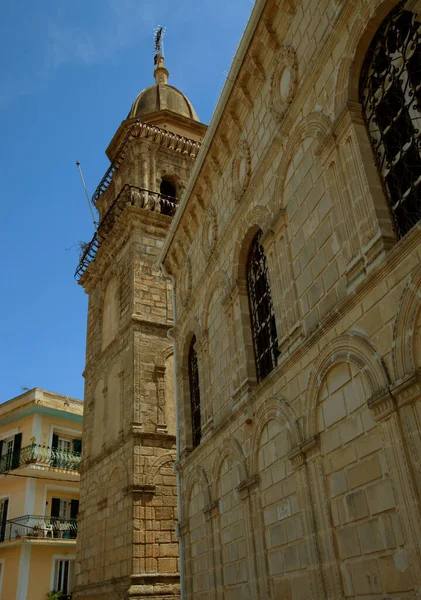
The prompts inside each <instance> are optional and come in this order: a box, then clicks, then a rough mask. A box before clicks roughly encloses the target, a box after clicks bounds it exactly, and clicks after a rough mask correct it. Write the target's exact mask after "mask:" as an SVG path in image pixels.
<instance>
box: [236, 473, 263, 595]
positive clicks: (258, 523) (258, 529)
mask: <svg viewBox="0 0 421 600" xmlns="http://www.w3.org/2000/svg"><path fill="white" fill-rule="evenodd" d="M237 489H239V493H240V496H241V495H242V496H243V497H245V498H247V493H248V495H249V501H250V508H251V514H252V515H253V523H254V544H255V547H254V550H255V553H256V559H255V560H256V577H257V586H258V591H259V598H261V600H267V599H269V598H270V597H271V595H270V587H269V578H268V574H269V569H268V564H267V555H266V545H265V525H264V520H263V509H262V503H261V497H260V493H261V492H260V476H259V475H252V476H251V477H250V478H249V479H248V481H246V482H243V483H240V485H239V486H238V488H237Z"/></svg>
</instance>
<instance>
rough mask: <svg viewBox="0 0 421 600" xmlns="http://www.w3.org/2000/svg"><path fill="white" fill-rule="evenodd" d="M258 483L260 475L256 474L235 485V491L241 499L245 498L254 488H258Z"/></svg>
mask: <svg viewBox="0 0 421 600" xmlns="http://www.w3.org/2000/svg"><path fill="white" fill-rule="evenodd" d="M259 483H260V475H257V474H255V475H252V476H251V477H249V478H248V479H244V480H243V481H240V483H239V485H237V492H238V493H239V495H240V498H241V500H246V498H248V497H249V495H250V494H251V493H252V492H253V491H254V490H257V489H259Z"/></svg>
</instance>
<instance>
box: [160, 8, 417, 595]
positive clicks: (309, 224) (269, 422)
mask: <svg viewBox="0 0 421 600" xmlns="http://www.w3.org/2000/svg"><path fill="white" fill-rule="evenodd" d="M397 4H398V3H397V2H393V1H381V0H364V1H363V0H352V1H351V0H350V1H347V2H344V1H340V0H336V1H333V0H317V1H316V0H291V1H283V0H278V1H275V0H267V1H266V2H263V1H262V2H257V3H256V6H255V9H254V14H259V15H260V16H259V18H258V22H257V25H256V28H255V30H254V33H253V35H252V36H251V38H250V43H249V46H248V47H247V51H245V54H244V59H243V62H242V65H241V68H240V69H239V71H238V73H236V72H235V73H234V75H233V78H234V77H235V83H234V85H233V88H232V91H231V95H230V96H229V98H228V100H227V102H226V105H225V107H224V109H223V112H222V115H221V117H220V120H219V124H218V126H217V127H216V129H215V133H214V135H213V137H212V139H209V140H208V144H209V147H208V149H207V151H206V156H205V157H204V158H203V157H202V158H203V161H202V163H201V167H200V172H199V174H198V176H197V178H196V179H195V180H194V181H191V182H190V184H189V185H190V189H191V192H190V193H189V195H188V196H187V197H186V198H185V199H184V201H183V204H182V206H181V207H180V209H179V210H180V214H179V215H178V221H177V227H176V229H175V231H174V233H173V234H172V237H171V243H170V245H169V246H168V248H167V249H166V250H165V252H164V254H163V255H162V260H163V264H164V266H165V268H166V270H167V271H168V272H169V273H170V274H172V275H173V276H174V279H175V298H176V327H175V330H174V331H175V338H176V358H177V365H178V368H177V385H178V397H179V406H178V410H179V422H180V427H179V432H178V433H179V436H180V451H181V456H180V459H179V461H178V465H177V468H178V470H179V473H180V477H181V499H182V506H181V510H182V521H181V523H180V533H181V538H182V543H183V547H184V564H183V568H184V573H185V585H186V590H185V592H186V598H191V599H194V600H205V599H206V600H208V599H210V598H222V597H223V598H227V599H232V600H234V599H240V598H242V599H244V598H250V599H253V600H262V599H265V598H271V599H273V600H275V599H281V598H282V600H306V599H308V600H310V599H318V600H319V599H324V598H329V599H331V600H338V599H340V598H355V599H357V598H358V599H368V598H373V599H376V600H380V599H386V598H388V599H391V598H393V599H395V600H398V599H399V600H400V599H404V598H405V599H408V600H409V599H411V600H415V598H417V597H418V596H419V595H420V594H421V513H420V492H421V484H420V481H421V480H420V451H421V435H420V425H421V423H420V418H421V401H420V397H421V388H420V379H419V369H420V366H421V338H420V332H421V311H420V307H421V301H420V297H421V296H420V289H421V269H420V266H419V265H420V259H421V246H420V240H421V226H420V223H419V222H418V224H417V225H415V226H414V227H413V228H412V230H411V231H410V232H409V233H408V234H407V235H406V236H404V237H403V238H401V239H399V240H398V238H397V236H396V234H395V232H394V228H393V223H392V218H391V215H390V211H389V209H388V204H387V200H386V195H385V192H384V189H383V186H382V183H381V181H380V177H379V174H378V172H377V168H376V165H375V160H374V156H373V153H372V150H371V146H370V140H369V136H368V134H367V130H366V127H365V124H364V121H363V117H362V111H361V106H360V104H359V97H358V83H359V77H360V72H361V67H362V64H363V61H364V58H365V56H366V52H367V49H368V47H369V44H370V42H371V40H372V38H373V36H374V34H375V32H376V31H377V29H378V27H379V26H380V24H381V22H382V20H383V19H384V18H385V17H386V15H387V14H388V13H389V11H390V10H391V9H392V8H393V7H395V6H396V5H397ZM412 5H413V6H412ZM415 5H416V3H412V4H411V7H412V10H414V11H415V12H417V10H418V9H417V7H415ZM417 6H418V5H417ZM414 7H415V8H414ZM259 11H260V12H259ZM231 79H232V78H231ZM231 79H230V81H231ZM418 201H419V198H418ZM259 230H261V231H262V232H263V237H262V245H263V247H264V250H265V254H266V257H267V263H268V271H269V278H270V285H271V290H272V298H273V304H274V310H275V316H276V327H277V334H278V340H279V349H280V352H281V354H280V357H279V359H278V364H277V367H276V368H275V369H274V370H273V371H272V372H271V373H270V375H268V376H267V377H266V378H265V379H264V380H263V381H261V382H260V383H259V382H258V381H257V377H256V368H255V360H254V351H253V343H252V337H251V326H250V315H249V303H248V296H247V285H246V264H247V256H248V251H249V248H250V244H251V241H252V239H253V238H254V236H255V234H256V232H258V231H259ZM193 336H195V337H196V340H197V341H196V345H195V349H196V351H197V356H198V366H199V382H200V402H201V432H202V438H201V442H200V444H199V445H198V446H197V447H196V448H194V449H193V448H192V423H191V407H190V389H189V385H190V384H189V377H188V352H189V348H190V345H191V340H192V339H193Z"/></svg>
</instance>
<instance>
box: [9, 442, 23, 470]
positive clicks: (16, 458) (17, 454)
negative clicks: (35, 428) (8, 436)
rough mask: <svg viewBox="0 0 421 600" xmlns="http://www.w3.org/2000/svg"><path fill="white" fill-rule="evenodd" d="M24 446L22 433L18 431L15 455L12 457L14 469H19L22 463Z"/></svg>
mask: <svg viewBox="0 0 421 600" xmlns="http://www.w3.org/2000/svg"><path fill="white" fill-rule="evenodd" d="M21 447H22V434H21V433H17V434H16V435H15V439H14V442H13V457H12V465H11V468H12V469H17V468H18V466H19V463H20V449H21Z"/></svg>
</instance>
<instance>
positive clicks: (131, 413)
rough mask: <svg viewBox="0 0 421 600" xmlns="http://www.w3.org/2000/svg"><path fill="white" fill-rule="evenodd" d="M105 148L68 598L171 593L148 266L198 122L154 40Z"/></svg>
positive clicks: (168, 472)
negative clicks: (147, 64)
mask: <svg viewBox="0 0 421 600" xmlns="http://www.w3.org/2000/svg"><path fill="white" fill-rule="evenodd" d="M154 76H155V84H154V85H152V86H150V87H148V88H147V89H145V90H144V91H143V92H141V93H140V94H139V95H138V97H137V98H136V100H135V101H134V103H133V105H132V108H131V110H130V112H129V115H128V117H127V119H125V120H124V121H123V122H122V123H121V125H120V127H119V128H118V130H117V132H116V134H115V135H114V137H113V139H112V140H111V143H110V145H109V146H108V148H107V151H106V152H107V156H108V158H109V159H110V161H111V165H110V167H109V169H108V171H107V172H106V174H105V176H104V178H103V179H102V181H101V183H100V184H99V186H98V188H97V190H96V192H95V194H94V197H93V202H94V203H95V206H96V208H97V210H98V213H99V225H98V229H97V231H96V233H95V235H94V238H93V239H92V241H91V242H90V243H89V244H88V245H87V246H86V247H85V248H84V251H83V254H82V257H81V261H80V264H79V267H78V269H77V271H76V277H77V279H78V281H79V283H80V284H81V285H82V286H83V287H84V289H85V291H86V293H87V294H88V296H89V306H88V325H87V328H88V330H87V348H86V367H85V371H84V377H85V412H84V424H83V427H84V429H83V439H84V445H83V457H82V458H83V460H82V465H81V481H80V496H81V504H80V512H79V521H78V522H79V527H78V546H77V559H76V566H75V588H74V593H73V598H74V600H81V599H83V600H94V599H95V600H99V599H101V600H126V599H129V598H130V599H133V600H141V599H142V600H143V599H146V598H148V599H151V598H152V599H159V600H164V599H167V598H168V599H175V598H179V597H180V585H179V565H178V542H177V538H176V533H175V524H176V521H177V492H176V480H175V474H174V473H173V469H172V465H173V462H174V460H175V447H176V446H175V435H176V425H175V405H174V372H173V370H174V369H173V344H172V341H171V340H170V339H169V337H168V335H167V334H168V330H169V329H170V328H171V327H172V324H173V320H172V319H173V316H172V303H171V286H170V283H169V281H168V280H166V279H165V277H164V276H163V274H162V272H161V271H160V269H159V266H158V264H157V257H158V255H159V253H160V249H161V247H162V246H163V244H164V241H165V237H166V235H167V233H168V229H169V227H170V224H171V220H172V218H173V216H174V214H175V212H176V210H177V204H178V199H179V198H180V196H181V193H182V191H183V188H184V186H185V185H186V182H187V178H188V175H189V172H190V170H191V168H192V165H193V162H194V159H195V157H196V155H197V153H198V150H199V147H200V142H201V140H202V138H203V136H204V133H205V131H206V126H205V125H203V124H202V123H200V121H199V119H198V117H197V115H196V113H195V111H194V109H193V107H192V105H191V104H190V102H189V100H188V99H187V98H186V97H185V96H184V95H183V94H182V93H181V92H180V91H179V90H178V89H176V88H175V87H172V86H171V85H169V84H168V71H167V69H166V67H165V64H164V57H163V52H162V48H161V44H160V43H159V40H158V44H157V54H156V56H155V72H154Z"/></svg>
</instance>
